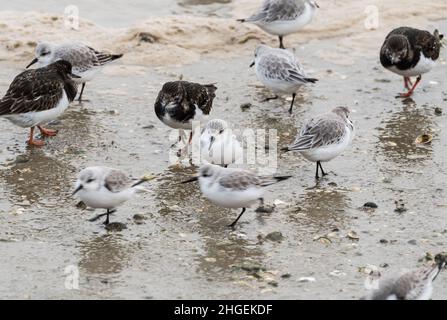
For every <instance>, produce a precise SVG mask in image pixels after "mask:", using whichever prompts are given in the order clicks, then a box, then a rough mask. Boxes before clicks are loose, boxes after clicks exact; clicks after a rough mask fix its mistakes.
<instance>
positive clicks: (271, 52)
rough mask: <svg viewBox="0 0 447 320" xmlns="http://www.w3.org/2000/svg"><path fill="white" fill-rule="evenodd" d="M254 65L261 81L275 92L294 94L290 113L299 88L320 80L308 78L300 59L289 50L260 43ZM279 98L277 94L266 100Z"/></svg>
mask: <svg viewBox="0 0 447 320" xmlns="http://www.w3.org/2000/svg"><path fill="white" fill-rule="evenodd" d="M253 65H254V66H255V71H256V76H257V78H258V79H259V81H261V82H262V83H263V84H264V85H265V86H266V87H267V88H269V89H270V90H272V91H273V92H274V93H275V94H281V93H285V94H292V103H291V105H290V109H289V113H292V109H293V103H294V102H295V97H296V92H297V91H298V89H299V88H300V87H301V86H302V85H304V84H307V83H315V82H317V81H318V80H317V79H313V78H308V77H307V76H306V74H305V72H304V70H303V67H302V66H301V64H300V63H299V61H298V59H297V58H296V57H295V56H294V55H293V54H292V53H291V52H289V51H287V50H282V49H273V48H270V47H268V46H265V45H260V46H258V47H257V48H256V50H255V62H253V63H252V64H251V66H253ZM277 98H278V96H277V95H276V96H275V97H273V98H268V99H265V100H264V101H268V100H272V99H277Z"/></svg>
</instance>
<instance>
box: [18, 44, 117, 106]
mask: <svg viewBox="0 0 447 320" xmlns="http://www.w3.org/2000/svg"><path fill="white" fill-rule="evenodd" d="M122 56H123V54H109V53H105V52H101V51H97V50H95V49H93V48H91V47H89V46H87V45H85V44H82V43H63V44H53V43H48V42H42V43H39V44H38V45H37V47H36V51H35V58H34V59H33V61H31V63H30V64H29V65H28V66H27V67H26V68H29V67H30V66H31V65H33V64H35V63H38V66H40V67H44V66H47V65H49V64H50V63H53V62H55V61H57V60H65V61H68V62H70V63H71V65H72V66H73V73H74V74H76V75H78V76H79V77H80V78H79V79H76V82H77V83H82V88H81V93H80V94H79V98H78V100H79V101H82V94H83V92H84V88H85V83H86V82H88V81H90V80H92V79H93V78H94V76H95V75H96V74H97V73H98V71H99V70H100V69H101V67H103V66H104V65H106V64H108V63H109V62H111V61H114V60H116V59H119V58H121V57H122Z"/></svg>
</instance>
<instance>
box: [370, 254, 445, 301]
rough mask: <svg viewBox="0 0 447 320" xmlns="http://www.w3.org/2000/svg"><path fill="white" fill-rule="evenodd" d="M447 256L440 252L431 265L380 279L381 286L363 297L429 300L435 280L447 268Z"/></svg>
mask: <svg viewBox="0 0 447 320" xmlns="http://www.w3.org/2000/svg"><path fill="white" fill-rule="evenodd" d="M446 263H447V256H446V255H445V254H438V255H436V257H435V263H434V264H433V265H431V266H426V267H422V268H419V269H416V270H411V271H409V272H406V273H404V274H403V275H401V276H398V277H395V278H385V279H383V280H381V281H379V288H378V289H376V290H374V291H372V292H371V293H370V294H369V295H367V296H365V297H363V298H362V299H364V300H429V299H430V298H431V296H432V293H433V281H434V280H435V279H436V277H437V276H438V275H439V273H440V272H441V270H442V269H443V268H445V266H446Z"/></svg>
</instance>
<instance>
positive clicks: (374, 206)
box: [363, 202, 379, 209]
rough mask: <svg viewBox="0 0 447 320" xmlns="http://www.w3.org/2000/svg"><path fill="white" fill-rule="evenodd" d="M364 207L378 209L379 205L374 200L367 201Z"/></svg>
mask: <svg viewBox="0 0 447 320" xmlns="http://www.w3.org/2000/svg"><path fill="white" fill-rule="evenodd" d="M363 207H364V208H370V209H377V208H378V207H379V206H378V205H377V204H375V203H374V202H367V203H365V204H364V205H363Z"/></svg>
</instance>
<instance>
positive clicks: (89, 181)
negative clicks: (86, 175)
mask: <svg viewBox="0 0 447 320" xmlns="http://www.w3.org/2000/svg"><path fill="white" fill-rule="evenodd" d="M93 181H95V179H91V178H90V179H88V180H87V183H92V182H93Z"/></svg>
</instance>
